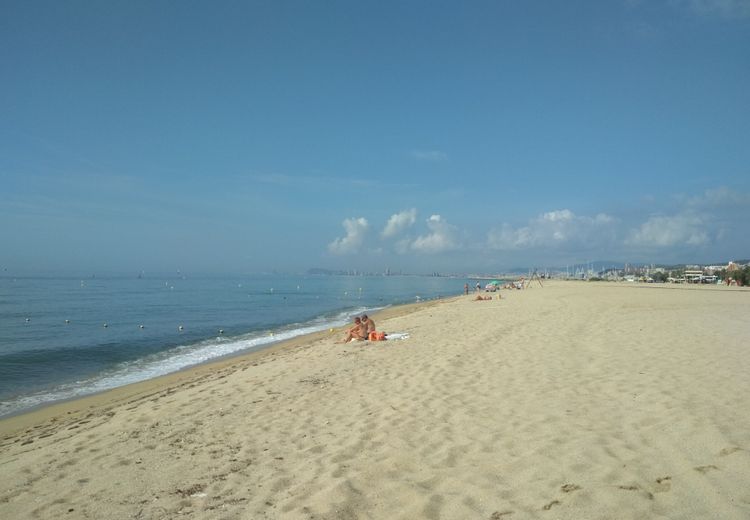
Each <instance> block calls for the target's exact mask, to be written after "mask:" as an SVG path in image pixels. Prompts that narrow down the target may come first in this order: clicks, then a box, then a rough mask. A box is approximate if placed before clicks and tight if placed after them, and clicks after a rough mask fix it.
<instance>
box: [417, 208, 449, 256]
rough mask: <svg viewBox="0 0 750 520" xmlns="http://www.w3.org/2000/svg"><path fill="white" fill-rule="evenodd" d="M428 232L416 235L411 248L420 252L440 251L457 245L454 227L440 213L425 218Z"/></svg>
mask: <svg viewBox="0 0 750 520" xmlns="http://www.w3.org/2000/svg"><path fill="white" fill-rule="evenodd" d="M427 228H428V229H429V230H430V232H429V233H428V234H426V235H421V236H419V237H417V238H416V239H415V240H414V242H412V244H411V249H412V250H414V251H420V252H422V253H440V252H442V251H449V250H451V249H456V248H457V247H458V241H457V239H456V229H455V227H454V226H452V225H450V224H449V223H448V222H447V221H446V220H444V219H443V218H442V217H441V216H440V215H432V216H431V217H430V218H428V219H427Z"/></svg>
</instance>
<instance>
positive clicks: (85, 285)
mask: <svg viewBox="0 0 750 520" xmlns="http://www.w3.org/2000/svg"><path fill="white" fill-rule="evenodd" d="M464 281H465V280H463V279H455V278H439V277H423V276H389V277H383V276H378V277H375V276H373V277H360V276H356V277H355V276H279V275H273V276H271V275H268V276H221V277H217V276H203V277H200V276H169V277H164V276H161V277H158V276H143V277H141V278H138V277H135V276H129V277H116V276H111V277H90V278H85V279H81V278H73V277H18V278H12V277H0V416H6V415H10V414H14V413H18V412H21V411H24V410H27V409H30V408H33V407H36V406H39V405H42V404H46V403H50V402H54V401H58V400H62V399H70V398H73V397H78V396H83V395H87V394H91V393H95V392H98V391H102V390H106V389H110V388H114V387H117V386H122V385H126V384H129V383H133V382H136V381H143V380H146V379H150V378H153V377H157V376H160V375H164V374H167V373H170V372H175V371H177V370H180V369H182V368H185V367H188V366H192V365H196V364H200V363H203V362H206V361H209V360H212V359H216V358H219V357H223V356H227V355H231V354H235V353H240V352H247V351H252V350H258V349H261V348H264V347H267V346H269V345H271V344H273V343H275V342H278V341H282V340H285V339H289V338H293V337H295V336H299V335H302V334H307V333H310V332H316V331H320V330H326V329H328V328H330V327H338V326H341V325H344V324H346V323H348V322H349V321H351V317H352V316H354V315H357V314H361V313H362V312H366V311H374V310H377V309H381V308H385V307H388V306H391V305H395V304H401V303H410V302H414V301H416V300H418V299H423V300H426V299H434V298H438V297H441V296H451V295H455V294H459V293H460V292H462V290H463V284H464Z"/></svg>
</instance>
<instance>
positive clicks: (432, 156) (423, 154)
mask: <svg viewBox="0 0 750 520" xmlns="http://www.w3.org/2000/svg"><path fill="white" fill-rule="evenodd" d="M411 156H412V157H414V158H415V159H417V160H418V161H432V162H440V161H445V160H447V159H448V154H447V153H445V152H441V151H440V150H412V152H411Z"/></svg>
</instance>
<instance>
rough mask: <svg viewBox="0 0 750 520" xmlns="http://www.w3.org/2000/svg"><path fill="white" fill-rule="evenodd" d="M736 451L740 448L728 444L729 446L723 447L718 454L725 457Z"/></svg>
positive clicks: (740, 449)
mask: <svg viewBox="0 0 750 520" xmlns="http://www.w3.org/2000/svg"><path fill="white" fill-rule="evenodd" d="M738 451H742V448H740V447H737V446H730V447H729V448H724V449H723V450H721V451H720V452H719V455H720V456H722V457H726V456H727V455H731V454H732V453H737V452H738Z"/></svg>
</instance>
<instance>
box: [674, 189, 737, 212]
mask: <svg viewBox="0 0 750 520" xmlns="http://www.w3.org/2000/svg"><path fill="white" fill-rule="evenodd" d="M682 200H684V201H685V204H686V205H688V206H690V207H693V208H714V209H716V208H728V207H731V206H750V195H749V194H747V193H744V192H741V191H736V190H730V189H729V188H727V187H726V186H720V187H718V188H714V189H711V190H706V191H705V192H704V193H703V194H702V195H698V196H695V197H687V196H684V197H682Z"/></svg>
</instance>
